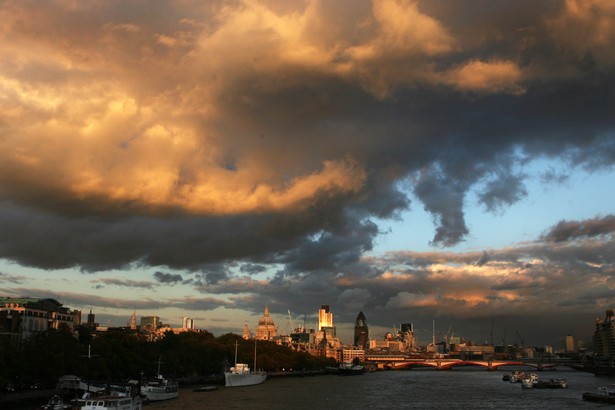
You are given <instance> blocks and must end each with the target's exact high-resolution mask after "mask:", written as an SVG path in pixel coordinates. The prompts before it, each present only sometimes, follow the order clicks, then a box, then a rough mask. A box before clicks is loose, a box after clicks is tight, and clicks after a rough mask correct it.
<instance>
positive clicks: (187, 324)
mask: <svg viewBox="0 0 615 410" xmlns="http://www.w3.org/2000/svg"><path fill="white" fill-rule="evenodd" d="M182 329H190V330H194V320H193V319H192V318H189V317H182Z"/></svg>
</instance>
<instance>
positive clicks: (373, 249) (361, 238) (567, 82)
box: [0, 0, 615, 346]
mask: <svg viewBox="0 0 615 410" xmlns="http://www.w3.org/2000/svg"><path fill="white" fill-rule="evenodd" d="M535 3H536V2H531V1H526V0H522V1H512V0H511V1H501V2H497V3H493V2H491V1H487V0H484V1H474V0H473V1H469V0H468V1H446V0H434V1H420V0H379V1H355V0H352V1H350V0H347V1H346V0H343V1H338V2H327V1H318V0H306V1H304V0H301V1H299V0H297V1H278V0H237V1H230V2H228V1H206V2H203V1H196V0H194V1H193V0H186V1H182V2H172V3H167V2H154V3H152V2H139V1H135V2H115V1H109V2H100V3H98V2H87V3H75V2H72V1H69V0H57V1H49V2H35V1H33V0H24V1H19V2H3V3H2V4H1V5H0V17H2V21H4V23H3V24H2V25H0V90H1V91H2V92H1V94H0V289H2V290H1V291H0V296H10V297H22V296H31V297H41V298H44V297H50V298H54V299H57V300H59V301H61V302H62V303H63V304H65V305H66V306H70V307H71V308H73V309H78V310H82V311H88V310H89V309H90V308H92V309H93V310H94V311H95V312H96V316H97V318H99V321H100V323H107V322H108V321H110V322H111V324H112V325H115V326H120V325H123V324H125V323H126V321H127V320H129V319H130V316H131V315H132V312H133V310H136V311H137V312H139V314H140V315H142V316H159V317H161V319H162V320H163V321H164V322H167V323H171V324H173V323H180V322H181V317H184V316H185V317H191V318H193V319H194V321H195V325H196V326H197V327H198V328H201V329H207V330H209V331H211V332H212V333H214V334H216V335H219V334H221V333H225V332H234V333H237V334H241V333H242V329H243V326H244V323H246V322H247V323H256V322H257V321H258V318H259V317H260V316H261V314H262V311H263V309H264V308H265V306H268V308H269V310H270V312H271V315H272V317H273V318H274V320H275V322H276V324H278V326H279V327H280V328H284V327H285V326H286V323H285V322H286V321H285V317H287V312H288V311H289V310H290V311H291V312H292V320H301V318H303V317H304V315H305V316H306V317H307V318H308V319H310V320H311V321H312V322H311V323H312V324H313V323H316V322H317V320H318V318H317V311H318V307H319V306H321V305H323V304H324V305H329V306H330V307H331V311H332V312H333V314H334V316H335V319H334V320H335V323H336V326H337V328H338V334H339V335H340V336H341V338H342V340H343V341H344V342H345V343H349V342H350V341H351V340H352V338H353V326H354V321H355V318H356V317H357V314H358V312H359V311H362V312H364V313H365V316H366V318H367V323H368V325H369V328H370V333H371V332H372V331H374V332H377V333H380V334H383V333H384V332H386V331H390V330H391V329H392V328H393V326H394V325H399V324H400V323H413V324H414V325H415V331H416V335H417V338H418V339H419V342H420V343H424V342H425V341H427V342H428V341H429V340H430V339H431V334H432V322H433V321H435V322H436V323H437V326H438V333H439V334H442V333H446V331H447V329H449V328H451V329H452V331H454V332H455V334H457V335H460V336H463V337H465V338H466V339H467V340H472V341H476V342H478V343H482V342H484V341H488V340H489V339H493V340H494V342H495V343H496V344H497V342H499V341H501V340H502V339H504V338H505V337H506V338H507V339H509V340H514V338H515V337H517V338H518V337H519V335H520V336H522V337H523V338H524V339H525V341H526V343H527V344H528V345H536V346H539V345H542V344H551V345H554V344H555V343H557V342H558V341H561V340H564V338H565V336H566V335H573V336H574V337H575V339H576V340H578V339H582V340H585V341H586V343H587V342H588V341H589V340H590V337H591V334H592V332H593V329H594V319H595V318H602V317H603V315H604V312H605V310H606V309H609V308H612V307H613V306H612V304H613V295H614V294H615V293H614V291H613V289H614V288H615V284H614V283H613V279H612V276H613V273H614V272H615V270H614V253H615V246H614V242H613V232H614V231H615V212H614V211H613V204H614V203H615V189H613V181H615V169H614V167H613V165H614V163H615V121H614V118H613V114H612V113H613V112H615V98H613V92H612V90H613V85H614V84H615V74H614V73H615V70H614V68H615V57H613V55H612V51H611V48H612V47H611V45H612V44H614V43H615V6H614V5H613V4H611V2H609V1H604V0H588V1H575V0H568V1H557V0H552V1H545V2H540V3H539V4H535ZM372 329H373V330H372Z"/></svg>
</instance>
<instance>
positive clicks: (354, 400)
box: [144, 368, 615, 410]
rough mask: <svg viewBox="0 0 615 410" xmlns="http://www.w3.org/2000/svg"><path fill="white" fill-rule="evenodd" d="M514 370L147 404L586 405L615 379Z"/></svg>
mask: <svg viewBox="0 0 615 410" xmlns="http://www.w3.org/2000/svg"><path fill="white" fill-rule="evenodd" d="M504 373H509V371H506V372H505V371H492V372H489V371H486V370H484V369H479V368H471V369H468V368H464V369H459V368H457V369H453V370H447V371H437V370H416V369H415V370H406V371H403V370H402V371H385V372H376V373H366V374H364V375H361V376H325V375H323V376H314V377H303V378H300V377H288V378H274V379H270V380H267V381H266V382H265V383H264V384H260V385H257V386H249V387H233V388H224V387H221V388H220V389H218V390H215V391H210V392H200V393H197V392H193V391H192V389H182V390H181V391H180V397H179V398H178V399H174V400H171V401H167V402H158V403H152V404H150V405H149V406H146V407H144V410H148V409H149V410H175V409H182V410H184V409H185V410H192V409H194V410H197V409H198V410H202V409H267V410H276V409H284V410H289V409H312V410H314V409H316V410H322V409H336V410H344V409H353V410H357V409H499V410H505V409H558V410H564V409H580V408H603V407H608V405H601V404H598V403H591V402H586V401H584V400H583V399H582V394H583V392H586V391H592V392H593V391H595V390H596V389H597V387H598V386H604V385H608V384H612V383H615V379H613V378H605V377H596V376H594V375H593V374H591V373H585V372H579V371H574V370H569V371H566V370H561V371H543V372H538V373H537V374H538V375H539V379H540V380H548V379H550V378H560V377H561V378H565V379H566V380H567V381H568V385H569V387H568V388H566V389H522V388H521V384H520V383H510V382H505V381H502V375H503V374H504Z"/></svg>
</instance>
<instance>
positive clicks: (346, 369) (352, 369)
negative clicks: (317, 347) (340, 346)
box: [338, 363, 365, 376]
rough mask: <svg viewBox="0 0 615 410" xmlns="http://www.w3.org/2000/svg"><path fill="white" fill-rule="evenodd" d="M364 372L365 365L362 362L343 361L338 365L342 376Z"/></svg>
mask: <svg viewBox="0 0 615 410" xmlns="http://www.w3.org/2000/svg"><path fill="white" fill-rule="evenodd" d="M363 373H365V367H363V366H361V365H360V364H354V365H353V364H352V363H342V364H340V365H339V367H338V374H339V375H340V376H355V375H359V374H363Z"/></svg>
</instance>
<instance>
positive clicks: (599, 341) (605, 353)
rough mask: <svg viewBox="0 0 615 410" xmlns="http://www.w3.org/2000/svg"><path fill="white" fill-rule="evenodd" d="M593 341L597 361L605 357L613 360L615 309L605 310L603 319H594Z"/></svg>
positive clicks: (614, 357) (614, 355)
mask: <svg viewBox="0 0 615 410" xmlns="http://www.w3.org/2000/svg"><path fill="white" fill-rule="evenodd" d="M593 342H594V351H595V352H596V357H597V359H598V360H599V361H603V360H604V359H607V361H609V362H611V363H612V362H613V361H614V360H615V311H614V310H613V309H609V310H607V311H606V318H605V319H604V320H600V319H596V330H595V331H594V337H593Z"/></svg>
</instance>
